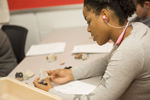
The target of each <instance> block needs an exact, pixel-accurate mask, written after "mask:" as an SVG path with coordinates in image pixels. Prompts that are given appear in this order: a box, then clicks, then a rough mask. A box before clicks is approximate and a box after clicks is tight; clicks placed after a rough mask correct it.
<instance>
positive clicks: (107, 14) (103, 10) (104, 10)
mask: <svg viewBox="0 0 150 100" xmlns="http://www.w3.org/2000/svg"><path fill="white" fill-rule="evenodd" d="M100 15H101V17H102V19H103V17H104V16H105V17H106V19H105V20H106V21H107V22H109V19H110V14H109V12H108V11H107V10H106V9H102V10H101V13H100Z"/></svg>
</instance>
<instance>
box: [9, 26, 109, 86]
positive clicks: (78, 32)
mask: <svg viewBox="0 0 150 100" xmlns="http://www.w3.org/2000/svg"><path fill="white" fill-rule="evenodd" d="M90 36H91V34H90V33H88V32H87V28H86V27H74V28H64V29H56V30H53V31H52V32H51V33H50V34H49V36H47V38H46V39H44V40H43V41H42V42H41V43H40V44H44V43H54V42H66V48H65V51H64V52H63V53H59V54H56V56H57V60H56V61H54V62H51V63H49V62H48V61H47V60H46V56H47V55H42V56H32V57H25V59H24V60H23V61H22V62H21V63H20V64H19V65H18V66H17V67H16V68H15V69H14V70H13V71H12V72H11V73H10V74H9V75H8V77H11V78H15V73H16V72H25V71H26V70H31V71H33V72H34V73H35V75H34V76H33V77H32V78H29V80H26V81H23V82H26V83H28V84H29V85H32V86H33V81H34V79H35V78H36V77H38V76H39V72H40V70H41V68H42V69H43V70H45V71H46V70H50V69H51V70H55V69H62V68H64V67H65V66H72V67H76V66H78V65H82V64H85V63H88V62H90V61H92V60H95V59H97V58H99V57H103V56H104V55H106V54H89V58H88V59H87V60H81V59H80V60H77V59H75V58H74V56H75V55H72V54H71V52H72V50H73V47H74V46H75V45H82V44H91V43H94V41H93V40H92V39H89V37H90ZM60 60H63V61H65V64H64V65H59V61H60ZM91 80H92V81H91ZM99 80H100V77H94V78H91V79H86V80H82V81H84V82H87V83H90V84H93V85H97V84H98V83H99Z"/></svg>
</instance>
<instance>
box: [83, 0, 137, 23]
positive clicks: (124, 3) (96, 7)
mask: <svg viewBox="0 0 150 100" xmlns="http://www.w3.org/2000/svg"><path fill="white" fill-rule="evenodd" d="M84 6H85V7H87V9H88V11H90V10H93V11H94V13H95V14H96V15H99V14H100V12H101V10H102V9H107V8H109V9H110V10H113V11H114V12H115V14H116V16H117V17H118V18H119V24H120V25H123V24H124V22H125V21H126V20H127V19H128V17H131V16H132V14H134V11H136V8H135V4H134V2H133V0H84Z"/></svg>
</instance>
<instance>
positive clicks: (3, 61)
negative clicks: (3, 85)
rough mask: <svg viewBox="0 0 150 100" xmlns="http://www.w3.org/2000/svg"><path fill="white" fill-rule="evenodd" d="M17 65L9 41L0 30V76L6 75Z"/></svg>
mask: <svg viewBox="0 0 150 100" xmlns="http://www.w3.org/2000/svg"><path fill="white" fill-rule="evenodd" d="M16 66H17V60H16V57H15V55H14V53H13V50H12V47H11V43H10V41H9V39H8V37H7V35H6V34H5V33H4V32H3V31H2V30H0V76H1V77H4V76H7V75H8V74H9V73H10V72H11V71H12V70H13V69H14V68H15V67H16Z"/></svg>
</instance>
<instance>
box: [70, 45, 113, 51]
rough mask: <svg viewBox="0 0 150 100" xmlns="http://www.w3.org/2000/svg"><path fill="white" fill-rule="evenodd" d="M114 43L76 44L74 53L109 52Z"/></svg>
mask: <svg viewBox="0 0 150 100" xmlns="http://www.w3.org/2000/svg"><path fill="white" fill-rule="evenodd" d="M112 48H113V43H106V44H104V45H102V46H100V45H98V44H87V45H77V46H74V49H73V51H72V53H108V52H110V51H111V50H112Z"/></svg>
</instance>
